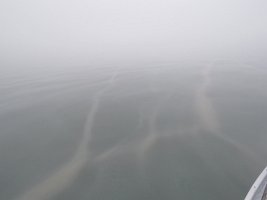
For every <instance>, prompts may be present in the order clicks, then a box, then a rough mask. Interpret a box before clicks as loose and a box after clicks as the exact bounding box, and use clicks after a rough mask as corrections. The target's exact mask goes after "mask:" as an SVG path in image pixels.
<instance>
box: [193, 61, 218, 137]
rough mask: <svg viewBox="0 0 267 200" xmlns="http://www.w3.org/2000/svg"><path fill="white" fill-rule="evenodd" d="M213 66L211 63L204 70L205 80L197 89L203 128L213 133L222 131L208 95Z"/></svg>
mask: <svg viewBox="0 0 267 200" xmlns="http://www.w3.org/2000/svg"><path fill="white" fill-rule="evenodd" d="M211 67H212V65H211V64H209V65H208V66H206V67H205V68H204V69H203V71H202V77H203V81H202V83H201V84H200V86H199V87H198V89H197V91H196V109H197V113H198V115H199V120H200V122H201V125H202V126H203V128H205V129H206V130H207V131H210V132H212V133H216V134H219V133H220V123H219V120H218V116H217V113H216V110H215V108H214V106H213V104H212V100H211V99H210V97H209V95H208V90H209V87H210V83H211V78H210V77H211Z"/></svg>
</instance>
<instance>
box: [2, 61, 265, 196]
mask: <svg viewBox="0 0 267 200" xmlns="http://www.w3.org/2000/svg"><path fill="white" fill-rule="evenodd" d="M3 71H4V72H3V73H2V74H1V76H0V164H1V165H0V199H3V200H13V199H14V200H50V199H51V200H63V199H64V200H73V199H79V200H89V199H90V200H134V199H135V200H137V199H138V200H150V199H151V200H152V199H153V200H157V199H158V200H163V199H164V200H169V199H170V200H172V199H176V200H177V199H189V200H190V199H192V200H193V199H200V200H214V199H217V200H225V199H233V200H236V199H243V198H244V197H245V195H246V193H247V192H248V190H249V188H250V185H251V184H252V183H253V181H254V180H255V178H256V177H257V175H258V173H260V171H261V170H262V169H263V168H264V167H265V165H266V161H267V156H266V152H267V145H266V141H267V123H266V119H267V90H266V88H267V70H266V66H261V65H257V64H244V63H236V62H213V63H209V62H202V63H197V64H188V63H176V64H157V65H156V64H155V65H152V64H151V65H144V66H128V67H124V66H113V67H110V66H108V67H107V66H106V67H94V68H93V67H88V68H87V67H80V68H79V67H76V68H68V69H64V68H56V67H54V68H52V67H51V68H38V69H37V68H36V69H31V70H27V68H23V67H22V68H20V69H6V70H3Z"/></svg>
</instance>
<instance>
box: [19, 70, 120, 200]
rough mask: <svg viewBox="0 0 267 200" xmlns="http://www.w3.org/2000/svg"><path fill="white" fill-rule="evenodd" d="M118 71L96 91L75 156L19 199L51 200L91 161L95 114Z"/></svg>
mask: <svg viewBox="0 0 267 200" xmlns="http://www.w3.org/2000/svg"><path fill="white" fill-rule="evenodd" d="M116 75H117V74H116V73H113V75H112V77H111V78H110V79H109V81H108V84H107V85H106V86H105V87H104V88H103V89H102V90H100V91H98V92H97V93H96V95H95V96H94V97H93V100H92V107H91V110H90V112H89V114H88V116H87V119H86V123H85V126H84V131H83V137H82V140H81V142H80V145H79V146H78V148H77V151H76V152H75V154H74V156H73V157H72V158H71V159H70V160H69V161H68V162H67V163H66V164H64V165H63V166H62V167H61V168H60V169H58V170H57V171H56V172H54V173H52V174H51V175H50V176H49V177H48V178H47V179H45V180H44V181H42V182H41V183H39V184H37V185H36V186H34V187H33V188H31V189H29V190H28V191H26V192H25V193H24V194H23V195H21V196H20V197H19V198H17V200H49V199H51V198H52V197H54V196H56V195H57V194H59V193H60V192H62V191H63V190H64V189H65V188H67V187H68V186H70V185H71V184H72V183H73V181H74V180H75V178H76V177H77V176H78V174H79V172H80V171H81V170H82V169H83V167H85V166H86V164H87V163H88V162H89V161H90V151H89V143H90V140H91V136H92V127H93V123H94V120H95V115H96V113H97V110H98V108H99V102H100V98H101V96H102V95H103V94H104V92H105V91H106V90H107V89H108V88H109V87H110V86H111V85H112V84H113V82H114V81H115V77H116Z"/></svg>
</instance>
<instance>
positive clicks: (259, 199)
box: [245, 167, 267, 200]
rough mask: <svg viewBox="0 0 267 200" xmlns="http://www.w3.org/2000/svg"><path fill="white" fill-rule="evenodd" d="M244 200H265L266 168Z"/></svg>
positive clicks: (266, 189)
mask: <svg viewBox="0 0 267 200" xmlns="http://www.w3.org/2000/svg"><path fill="white" fill-rule="evenodd" d="M245 200H267V167H266V168H265V169H264V170H263V171H262V173H261V174H260V175H259V176H258V178H257V179H256V181H255V182H254V184H253V185H252V187H251V188H250V190H249V192H248V194H247V196H246V198H245Z"/></svg>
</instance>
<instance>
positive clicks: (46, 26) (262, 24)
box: [0, 0, 267, 64]
mask: <svg viewBox="0 0 267 200" xmlns="http://www.w3.org/2000/svg"><path fill="white" fill-rule="evenodd" d="M0 25H1V32H0V53H1V55H0V58H1V60H2V63H9V62H14V61H15V62H24V61H25V62H27V61H42V60H43V61H44V60H46V61H51V62H53V61H59V62H62V63H64V62H66V63H67V62H68V63H73V64H74V63H79V64H90V63H92V61H94V62H95V61H106V62H108V61H111V60H124V61H127V60H129V61H131V60H135V59H136V60H138V59H141V60H142V59H144V60H149V59H150V60H153V59H155V60H157V59H161V58H162V59H163V60H164V59H165V60H168V59H170V60H171V59H174V60H175V59H183V58H201V57H203V58H205V57H209V56H211V57H214V58H215V57H216V56H218V57H220V56H223V55H225V54H227V55H231V56H232V57H235V56H240V55H241V56H245V57H246V56H252V57H253V56H257V55H259V56H262V57H263V56H264V51H265V53H266V50H267V48H266V47H267V45H266V44H267V1H266V0H201V1H200V0H23V1H22V0H1V1H0Z"/></svg>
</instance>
